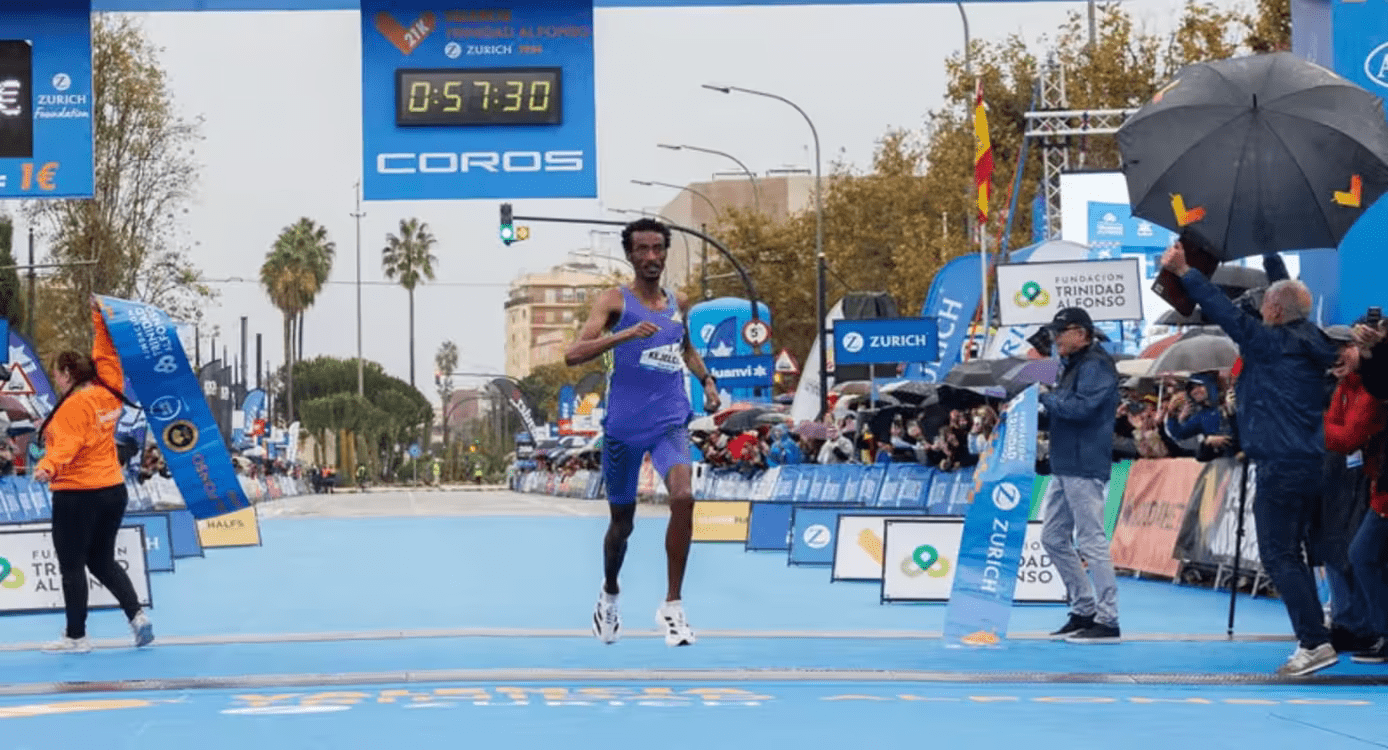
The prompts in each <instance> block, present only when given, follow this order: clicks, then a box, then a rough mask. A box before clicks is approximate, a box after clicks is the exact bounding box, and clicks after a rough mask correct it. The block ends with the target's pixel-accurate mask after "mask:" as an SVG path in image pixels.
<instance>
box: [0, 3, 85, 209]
mask: <svg viewBox="0 0 1388 750" xmlns="http://www.w3.org/2000/svg"><path fill="white" fill-rule="evenodd" d="M92 164H93V162H92V26H91V2H90V0H5V2H3V3H0V198H90V197H91V195H92V182H93V180H92Z"/></svg>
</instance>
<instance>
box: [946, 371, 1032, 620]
mask: <svg viewBox="0 0 1388 750" xmlns="http://www.w3.org/2000/svg"><path fill="white" fill-rule="evenodd" d="M1037 392H1038V386H1035V385H1033V386H1031V387H1029V388H1027V389H1026V390H1025V391H1023V392H1022V393H1020V394H1019V395H1018V396H1017V397H1016V398H1014V399H1012V400H1011V401H1009V402H1008V403H1007V406H1006V407H1005V409H1006V412H1005V414H1004V416H1003V419H1002V421H1001V422H1000V423H999V425H998V428H997V431H996V432H995V433H994V435H993V440H992V441H991V442H990V443H989V445H988V447H987V449H986V450H985V451H984V453H983V455H982V456H981V457H980V458H979V462H978V467H977V468H976V469H975V470H974V491H973V493H972V496H973V497H972V500H971V502H970V506H969V512H968V515H967V516H965V519H964V533H963V537H962V538H961V539H960V544H959V564H958V572H957V573H956V574H955V580H954V587H953V590H952V591H951V593H950V597H949V605H948V607H947V608H946V610H945V643H946V644H949V645H960V644H966V645H996V644H998V643H1000V642H1001V641H1002V639H1003V638H1004V637H1005V636H1006V635H1007V625H1008V622H1009V621H1010V620H1011V617H1012V598H1013V594H1014V592H1015V590H1016V586H1017V569H1018V567H1019V565H1020V564H1021V561H1022V546H1023V544H1024V542H1025V539H1026V533H1027V517H1028V516H1029V515H1030V514H1031V503H1030V502H1028V501H1029V500H1030V499H1031V485H1032V482H1033V481H1034V480H1035V471H1036V415H1037V398H1036V397H1037Z"/></svg>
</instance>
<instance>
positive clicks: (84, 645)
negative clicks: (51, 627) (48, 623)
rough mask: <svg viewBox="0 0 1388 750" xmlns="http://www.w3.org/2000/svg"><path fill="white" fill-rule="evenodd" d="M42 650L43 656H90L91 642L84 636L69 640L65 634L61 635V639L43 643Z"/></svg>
mask: <svg viewBox="0 0 1388 750" xmlns="http://www.w3.org/2000/svg"><path fill="white" fill-rule="evenodd" d="M42 650H43V652H44V653H45V654H90V653H91V652H92V642H91V639H89V638H87V637H86V636H82V637H81V638H69V637H67V634H63V637H62V638H59V639H58V640H56V641H53V642H52V643H45V644H44V645H43V647H42Z"/></svg>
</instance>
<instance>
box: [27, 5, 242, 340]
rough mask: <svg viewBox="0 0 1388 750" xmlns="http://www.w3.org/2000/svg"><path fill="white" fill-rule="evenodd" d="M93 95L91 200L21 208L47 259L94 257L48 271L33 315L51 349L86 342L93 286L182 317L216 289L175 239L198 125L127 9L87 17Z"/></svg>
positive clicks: (192, 314) (197, 314)
mask: <svg viewBox="0 0 1388 750" xmlns="http://www.w3.org/2000/svg"><path fill="white" fill-rule="evenodd" d="M92 100H93V101H92V129H93V148H94V159H95V174H94V180H95V181H94V185H95V187H94V190H93V197H92V198H91V199H89V200H35V201H30V202H29V203H28V204H27V205H26V209H25V210H26V212H27V213H28V216H29V218H30V219H31V220H32V221H33V222H34V224H35V226H36V227H37V230H38V233H39V234H41V235H42V236H43V237H44V238H45V240H46V243H45V244H46V245H47V247H48V250H49V254H50V255H51V257H52V260H54V261H57V262H72V261H95V264H93V265H82V266H70V267H66V268H59V269H57V270H56V271H55V272H54V273H53V275H52V276H51V283H49V284H48V285H47V287H48V288H47V290H46V294H45V295H44V296H45V305H44V308H43V309H42V310H41V311H40V312H39V314H40V316H41V318H42V319H46V320H49V321H51V322H52V323H53V326H52V329H53V332H54V336H55V339H56V340H54V341H52V342H50V344H49V346H50V348H53V349H61V348H71V349H78V350H85V349H86V348H87V346H88V345H89V343H90V340H91V331H90V328H91V324H90V317H89V315H88V312H87V302H86V300H87V298H88V296H89V295H90V294H92V293H97V294H109V295H113V296H116V297H122V298H126V299H137V300H140V301H142V302H147V303H149V304H152V305H155V306H158V307H160V308H163V309H164V310H166V311H168V313H169V314H170V315H171V316H172V317H174V318H175V319H177V320H184V321H188V322H197V321H199V320H200V319H201V317H202V306H203V305H204V304H205V303H206V302H208V301H209V300H211V299H212V298H213V297H214V296H215V293H214V292H213V290H212V289H211V288H210V287H208V286H207V285H205V284H202V283H200V282H199V281H198V278H199V275H200V273H199V271H198V269H197V268H196V267H195V266H194V265H193V263H192V262H191V260H190V259H189V257H188V248H187V247H186V246H183V245H181V244H180V243H179V242H178V241H177V240H176V238H175V230H176V228H177V222H178V219H179V217H181V216H182V215H183V214H184V213H186V211H187V208H186V206H187V203H188V201H189V199H190V198H191V197H192V195H193V190H194V187H195V183H196V179H197V175H198V166H197V163H196V161H195V159H194V150H193V146H194V144H195V143H196V142H197V141H198V140H199V139H200V135H199V126H200V122H199V121H196V120H194V121H190V120H185V119H183V118H182V117H180V116H179V114H178V113H177V111H176V110H175V107H174V102H173V99H172V96H171V94H170V92H169V88H168V82H167V80H166V78H165V74H164V71H163V70H162V69H161V68H160V66H159V59H158V49H157V48H156V47H155V46H154V45H153V44H152V43H151V42H150V41H149V39H148V38H147V37H146V36H145V34H144V32H143V31H142V30H141V28H140V27H139V25H138V22H137V21H136V20H135V19H134V18H133V17H131V16H126V15H116V14H108V13H100V14H93V15H92ZM49 299H51V300H52V302H51V303H50V302H48V301H47V300H49Z"/></svg>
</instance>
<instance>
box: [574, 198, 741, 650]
mask: <svg viewBox="0 0 1388 750" xmlns="http://www.w3.org/2000/svg"><path fill="white" fill-rule="evenodd" d="M669 247H670V229H669V228H668V227H666V226H665V225H664V224H661V223H660V222H658V221H655V220H653V219H639V220H637V221H634V222H632V223H630V224H628V225H627V226H626V227H625V228H624V229H623V230H622V249H623V250H625V251H626V256H627V260H629V261H631V265H632V269H633V270H634V271H635V279H634V280H633V281H632V283H631V285H630V286H622V287H617V288H614V289H608V290H606V291H604V292H603V293H602V294H600V295H598V297H597V299H596V300H594V301H593V308H592V310H590V311H589V313H588V319H587V320H586V321H584V323H583V329H582V330H581V331H580V332H579V334H578V340H577V341H575V342H574V344H573V345H572V346H570V347H569V350H568V351H567V352H565V354H564V362H565V364H568V365H569V366H570V367H572V366H574V365H578V364H582V363H584V362H587V361H589V360H591V359H594V358H596V357H600V356H602V355H603V354H604V353H606V352H608V351H611V352H612V355H613V356H612V363H611V366H610V368H611V369H610V371H609V374H608V386H607V414H606V416H604V418H603V451H602V471H603V478H604V479H605V480H606V482H607V500H608V509H609V511H610V513H611V518H612V520H611V522H610V523H609V524H608V526H607V536H606V537H605V538H604V540H603V549H602V551H603V570H604V574H605V576H606V579H605V580H604V582H603V587H602V591H601V592H600V593H599V595H598V604H597V608H596V609H595V610H594V611H593V634H594V635H596V636H597V637H598V640H601V641H602V642H603V643H615V642H616V640H617V636H618V631H619V630H620V629H621V616H620V614H619V612H618V610H617V593H618V588H617V575H618V573H620V572H621V569H622V560H623V559H624V558H625V557H626V552H627V538H628V537H630V536H631V532H632V530H633V528H634V523H635V519H636V486H637V483H638V481H639V479H640V475H641V461H642V459H643V458H644V457H645V455H646V453H648V452H649V453H650V454H651V463H652V464H654V466H655V470H656V472H658V473H659V474H660V476H662V477H664V479H665V487H666V489H668V490H669V491H670V522H669V525H668V526H667V527H666V530H665V557H666V568H667V572H668V576H669V588H668V589H666V592H665V603H664V604H662V605H661V606H660V608H659V609H658V610H656V622H657V623H658V624H659V625H660V627H661V628H662V629H663V630H664V631H665V643H666V644H667V645H670V646H688V645H691V644H693V643H694V631H693V630H691V629H690V627H689V623H688V622H687V621H686V620H685V616H684V607H683V606H682V605H681V603H680V587H681V585H682V584H683V583H684V568H685V563H686V562H687V561H688V559H689V545H690V542H691V540H692V539H693V536H694V494H693V492H692V490H691V487H690V469H689V432H688V431H687V430H686V429H685V428H686V426H687V425H688V424H689V419H690V417H691V416H692V412H691V410H690V406H689V395H688V393H687V392H686V390H685V380H684V378H685V375H684V373H685V367H688V368H689V371H690V372H692V373H694V375H695V376H697V377H698V378H699V382H700V383H701V384H703V387H704V409H705V410H706V411H708V412H709V413H713V412H715V411H717V410H718V406H719V404H718V383H717V381H716V380H714V379H713V376H711V375H710V374H709V372H708V368H706V367H704V361H703V359H701V358H700V357H699V353H698V351H697V350H696V349H695V348H694V346H693V344H692V343H690V339H689V333H688V331H687V330H685V320H684V318H685V314H686V313H687V311H688V307H689V303H688V301H687V300H685V299H684V298H683V296H678V297H677V296H676V295H675V294H674V293H672V292H670V291H669V290H667V289H663V288H661V286H660V276H661V274H662V273H664V271H665V255H666V251H667V250H668V249H669ZM604 331H610V333H608V334H607V335H605V336H604V335H602V334H603V332H604Z"/></svg>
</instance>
